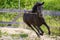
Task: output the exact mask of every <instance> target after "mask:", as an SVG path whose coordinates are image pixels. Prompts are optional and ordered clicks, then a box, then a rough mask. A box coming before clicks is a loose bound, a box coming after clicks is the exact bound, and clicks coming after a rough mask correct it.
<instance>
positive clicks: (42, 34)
mask: <svg viewBox="0 0 60 40" xmlns="http://www.w3.org/2000/svg"><path fill="white" fill-rule="evenodd" d="M38 28H39V29H40V31H41V32H42V35H43V34H44V31H43V30H42V29H41V28H40V27H38Z"/></svg>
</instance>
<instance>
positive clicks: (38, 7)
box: [32, 2, 44, 15]
mask: <svg viewBox="0 0 60 40" xmlns="http://www.w3.org/2000/svg"><path fill="white" fill-rule="evenodd" d="M43 4H44V2H42V3H40V2H37V3H36V4H35V5H34V7H33V8H32V12H33V13H38V15H41V14H42V13H41V12H42V9H43V6H42V5H43Z"/></svg>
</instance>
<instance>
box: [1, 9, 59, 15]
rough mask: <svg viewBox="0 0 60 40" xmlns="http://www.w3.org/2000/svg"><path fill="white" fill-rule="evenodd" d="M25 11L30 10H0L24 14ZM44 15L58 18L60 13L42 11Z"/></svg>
mask: <svg viewBox="0 0 60 40" xmlns="http://www.w3.org/2000/svg"><path fill="white" fill-rule="evenodd" d="M25 11H31V10H20V9H0V12H17V13H20V14H21V13H24V12H25ZM43 14H44V15H52V16H60V11H51V10H43Z"/></svg>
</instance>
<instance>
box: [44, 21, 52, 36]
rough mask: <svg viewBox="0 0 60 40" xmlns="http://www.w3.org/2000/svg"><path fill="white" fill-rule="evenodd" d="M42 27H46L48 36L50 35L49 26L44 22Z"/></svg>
mask: <svg viewBox="0 0 60 40" xmlns="http://www.w3.org/2000/svg"><path fill="white" fill-rule="evenodd" d="M44 25H45V26H46V27H47V29H48V34H49V35H50V34H51V32H50V28H49V26H48V25H47V24H46V22H45V23H44Z"/></svg>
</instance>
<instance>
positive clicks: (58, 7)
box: [0, 0, 60, 33]
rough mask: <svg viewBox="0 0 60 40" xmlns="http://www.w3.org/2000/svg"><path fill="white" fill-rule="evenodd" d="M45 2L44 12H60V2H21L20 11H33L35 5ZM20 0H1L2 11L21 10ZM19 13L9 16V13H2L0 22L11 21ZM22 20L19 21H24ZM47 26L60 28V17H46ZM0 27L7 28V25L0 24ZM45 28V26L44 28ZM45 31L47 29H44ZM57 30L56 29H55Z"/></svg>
mask: <svg viewBox="0 0 60 40" xmlns="http://www.w3.org/2000/svg"><path fill="white" fill-rule="evenodd" d="M37 1H39V2H45V4H44V10H55V11H60V0H20V9H27V10H30V9H32V7H33V5H34V4H35V3H36V2H37ZM18 3H19V0H0V9H3V8H5V9H7V8H8V9H19V4H18ZM16 15H17V13H15V14H12V13H11V14H9V13H0V21H11V20H12V19H13V18H14V17H15V16H16ZM20 18H21V19H20V20H19V19H18V20H17V21H19V22H20V21H22V17H20ZM44 18H45V20H46V22H47V24H48V25H49V26H53V27H59V26H60V17H59V16H49V15H47V16H45V17H44ZM0 26H5V24H4V25H3V24H0ZM43 27H44V26H43ZM44 30H45V29H44ZM54 30H56V29H54ZM54 30H53V32H52V33H54V32H56V33H59V31H58V30H56V31H54Z"/></svg>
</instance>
